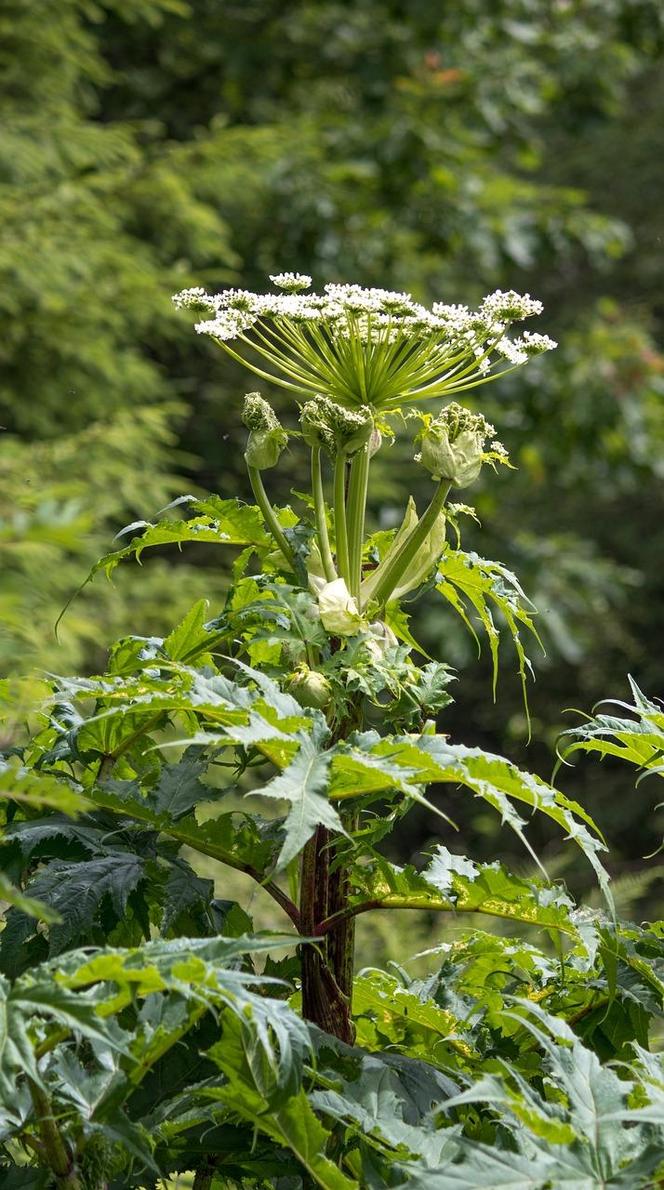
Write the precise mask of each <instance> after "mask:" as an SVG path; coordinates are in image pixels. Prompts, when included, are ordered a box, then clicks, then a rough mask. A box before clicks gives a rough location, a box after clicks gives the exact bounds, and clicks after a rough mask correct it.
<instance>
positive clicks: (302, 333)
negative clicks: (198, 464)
mask: <svg viewBox="0 0 664 1190" xmlns="http://www.w3.org/2000/svg"><path fill="white" fill-rule="evenodd" d="M270 279H271V280H272V281H273V282H274V284H275V286H277V287H279V288H281V289H282V290H283V292H282V293H277V294H258V293H251V292H249V291H248V290H243V289H229V290H226V291H225V292H224V293H220V294H217V295H215V296H209V295H207V294H206V293H205V292H204V291H203V290H201V289H199V288H196V289H188V290H184V291H183V292H182V293H180V294H178V295H176V297H175V298H174V301H175V303H176V305H178V306H186V307H191V308H193V309H196V310H204V311H205V312H206V313H208V314H209V317H208V318H206V319H205V320H204V321H203V322H199V323H198V324H197V326H196V330H197V331H198V332H199V333H200V334H203V335H210V336H211V338H213V339H214V340H215V341H216V342H217V343H218V344H219V345H220V346H221V347H223V348H224V350H225V351H227V352H228V354H229V355H231V356H232V357H233V358H234V359H236V360H238V361H239V362H240V363H242V364H244V366H245V367H247V368H249V369H250V370H251V371H252V372H254V373H256V374H257V375H258V376H262V377H263V379H265V380H269V381H272V383H274V384H278V385H281V386H282V387H283V388H286V389H289V390H290V391H291V392H292V393H293V394H294V396H295V397H296V399H297V400H298V401H299V402H302V401H304V400H307V399H308V398H311V397H312V396H315V395H322V396H326V397H329V398H330V399H331V400H333V401H335V402H337V403H338V404H341V405H345V406H348V407H354V408H356V407H357V406H362V405H363V406H369V407H370V408H372V409H374V410H376V409H394V408H396V407H398V406H399V405H400V404H402V403H408V402H414V401H422V400H426V399H427V398H430V397H441V396H448V395H451V394H453V393H460V392H464V391H466V390H467V389H471V388H475V387H476V386H477V385H479V384H486V383H487V382H488V381H490V380H493V379H495V378H496V377H498V376H501V375H503V374H504V373H505V372H510V371H512V370H513V369H514V368H516V367H520V366H521V364H523V363H525V362H526V360H527V359H529V358H530V356H532V355H536V354H539V353H540V352H542V351H549V350H551V348H553V347H555V343H554V342H553V340H552V339H549V338H548V336H547V335H531V334H528V332H525V333H524V334H523V335H522V336H521V338H519V339H515V340H510V339H509V338H508V337H507V332H508V331H509V328H510V326H511V325H512V324H513V323H514V322H519V321H521V320H522V319H524V318H528V317H530V316H531V315H533V314H539V313H540V312H541V309H542V306H541V303H540V302H538V301H536V300H535V299H534V298H531V297H530V295H529V294H525V295H521V294H518V293H514V292H513V291H509V292H507V293H504V292H503V291H502V290H496V292H495V293H492V294H490V295H489V296H488V297H486V298H485V299H484V301H483V302H482V304H481V305H480V307H479V309H478V310H475V311H472V310H469V309H468V308H467V307H466V306H459V305H445V304H443V303H441V302H436V303H434V305H433V306H432V308H431V309H430V310H429V309H427V308H426V307H425V306H421V305H420V304H419V303H418V302H416V301H414V300H413V298H412V297H411V295H410V294H409V293H398V292H393V291H392V290H388V289H363V288H362V286H360V285H333V284H330V285H326V286H325V287H324V291H323V293H322V294H316V293H301V292H299V291H300V290H302V289H305V288H308V286H309V285H310V283H311V278H310V277H306V276H304V275H302V274H300V273H276V274H274V276H272V277H271V278H270Z"/></svg>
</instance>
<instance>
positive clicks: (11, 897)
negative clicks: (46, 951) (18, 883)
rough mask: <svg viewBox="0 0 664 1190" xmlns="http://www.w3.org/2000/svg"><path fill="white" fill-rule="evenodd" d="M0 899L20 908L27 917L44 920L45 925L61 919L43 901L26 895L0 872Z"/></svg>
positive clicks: (55, 922)
mask: <svg viewBox="0 0 664 1190" xmlns="http://www.w3.org/2000/svg"><path fill="white" fill-rule="evenodd" d="M0 901H4V902H5V903H6V904H7V905H12V906H13V907H14V909H18V910H20V912H21V913H25V914H26V915H27V916H28V917H36V918H38V919H39V920H40V921H44V922H46V923H47V925H55V924H57V923H58V922H60V921H61V920H62V919H61V917H60V914H59V913H56V911H55V910H54V909H51V908H50V906H48V905H46V904H45V903H44V902H43V901H37V900H35V898H34V897H27V896H26V895H25V893H22V892H21V890H20V889H18V888H15V887H14V885H13V884H10V883H9V881H8V880H6V879H5V877H4V876H3V875H2V874H1V873H0Z"/></svg>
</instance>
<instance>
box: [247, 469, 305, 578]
mask: <svg viewBox="0 0 664 1190" xmlns="http://www.w3.org/2000/svg"><path fill="white" fill-rule="evenodd" d="M247 471H248V472H249V482H250V483H251V489H252V491H253V493H254V496H255V497H256V503H257V505H258V507H259V508H260V510H261V512H262V514H263V519H264V521H265V524H266V525H267V527H268V529H269V530H270V533H271V534H272V536H273V537H274V539H275V541H276V543H277V545H278V546H279V549H280V550H281V552H282V554H283V555H284V558H285V559H286V561H287V562H288V564H289V566H291V567H292V569H293V570H295V569H296V564H295V554H294V553H293V551H292V549H291V547H290V543H289V541H288V538H287V537H286V535H285V533H284V531H283V529H282V528H281V525H280V524H279V521H278V520H277V517H276V513H275V511H274V509H273V507H272V505H271V504H270V501H269V499H268V495H267V492H266V491H265V487H264V486H263V480H262V477H261V473H260V471H259V470H258V468H257V467H247Z"/></svg>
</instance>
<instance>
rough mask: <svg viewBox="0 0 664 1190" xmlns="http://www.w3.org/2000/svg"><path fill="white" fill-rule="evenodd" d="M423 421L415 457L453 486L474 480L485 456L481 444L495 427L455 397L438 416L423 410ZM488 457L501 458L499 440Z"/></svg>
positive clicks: (503, 453) (504, 458)
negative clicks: (457, 401) (455, 399)
mask: <svg viewBox="0 0 664 1190" xmlns="http://www.w3.org/2000/svg"><path fill="white" fill-rule="evenodd" d="M422 421H423V423H424V425H423V428H422V429H421V430H420V432H419V434H418V435H417V438H416V439H415V441H416V443H419V444H420V453H419V454H418V455H416V456H415V458H416V461H417V462H418V463H422V465H423V466H424V467H426V469H427V471H429V472H430V473H431V475H432V477H433V478H434V479H435V480H437V481H439V482H440V481H441V480H444V481H446V482H447V483H449V484H452V485H453V486H454V487H456V488H465V487H468V485H469V484H471V483H474V481H475V480H476V479H477V477H478V475H479V473H480V470H481V468H482V463H483V462H484V461H485V458H486V456H485V454H484V444H485V442H486V440H487V438H491V437H492V436H493V435H494V434H495V432H496V431H495V428H494V427H493V426H492V425H490V424H489V422H488V421H487V420H486V418H484V417H483V416H482V414H481V413H473V412H472V411H471V410H470V409H464V407H463V405H457V404H456V402H455V401H452V402H451V404H449V405H446V407H445V408H444V409H443V410H441V412H440V413H439V414H438V417H431V416H429V415H428V414H424V415H423V417H422ZM489 457H490V458H493V459H498V460H500V461H502V462H504V461H506V457H507V452H506V451H505V448H504V447H503V446H502V445H501V443H500V442H494V443H492V450H491V455H490V456H489Z"/></svg>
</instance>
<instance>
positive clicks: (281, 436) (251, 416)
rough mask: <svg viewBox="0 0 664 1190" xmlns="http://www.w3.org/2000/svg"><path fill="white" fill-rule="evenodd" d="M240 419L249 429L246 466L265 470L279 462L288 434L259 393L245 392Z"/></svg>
mask: <svg viewBox="0 0 664 1190" xmlns="http://www.w3.org/2000/svg"><path fill="white" fill-rule="evenodd" d="M242 420H243V422H244V424H245V426H246V427H247V429H248V430H249V437H248V439H247V447H246V450H245V452H244V457H245V459H246V461H247V466H249V467H255V468H256V470H258V471H266V470H267V469H268V468H269V467H275V466H276V464H277V463H278V462H279V457H280V455H281V452H282V450H283V449H284V447H285V446H286V443H287V442H288V435H287V434H286V431H285V430H284V429H283V427H282V426H281V425H280V424H279V421H278V418H277V416H276V414H275V412H274V410H273V409H272V407H271V405H268V403H267V401H265V400H263V397H261V395H260V393H247V395H246V397H245V398H244V409H243V410H242Z"/></svg>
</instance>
